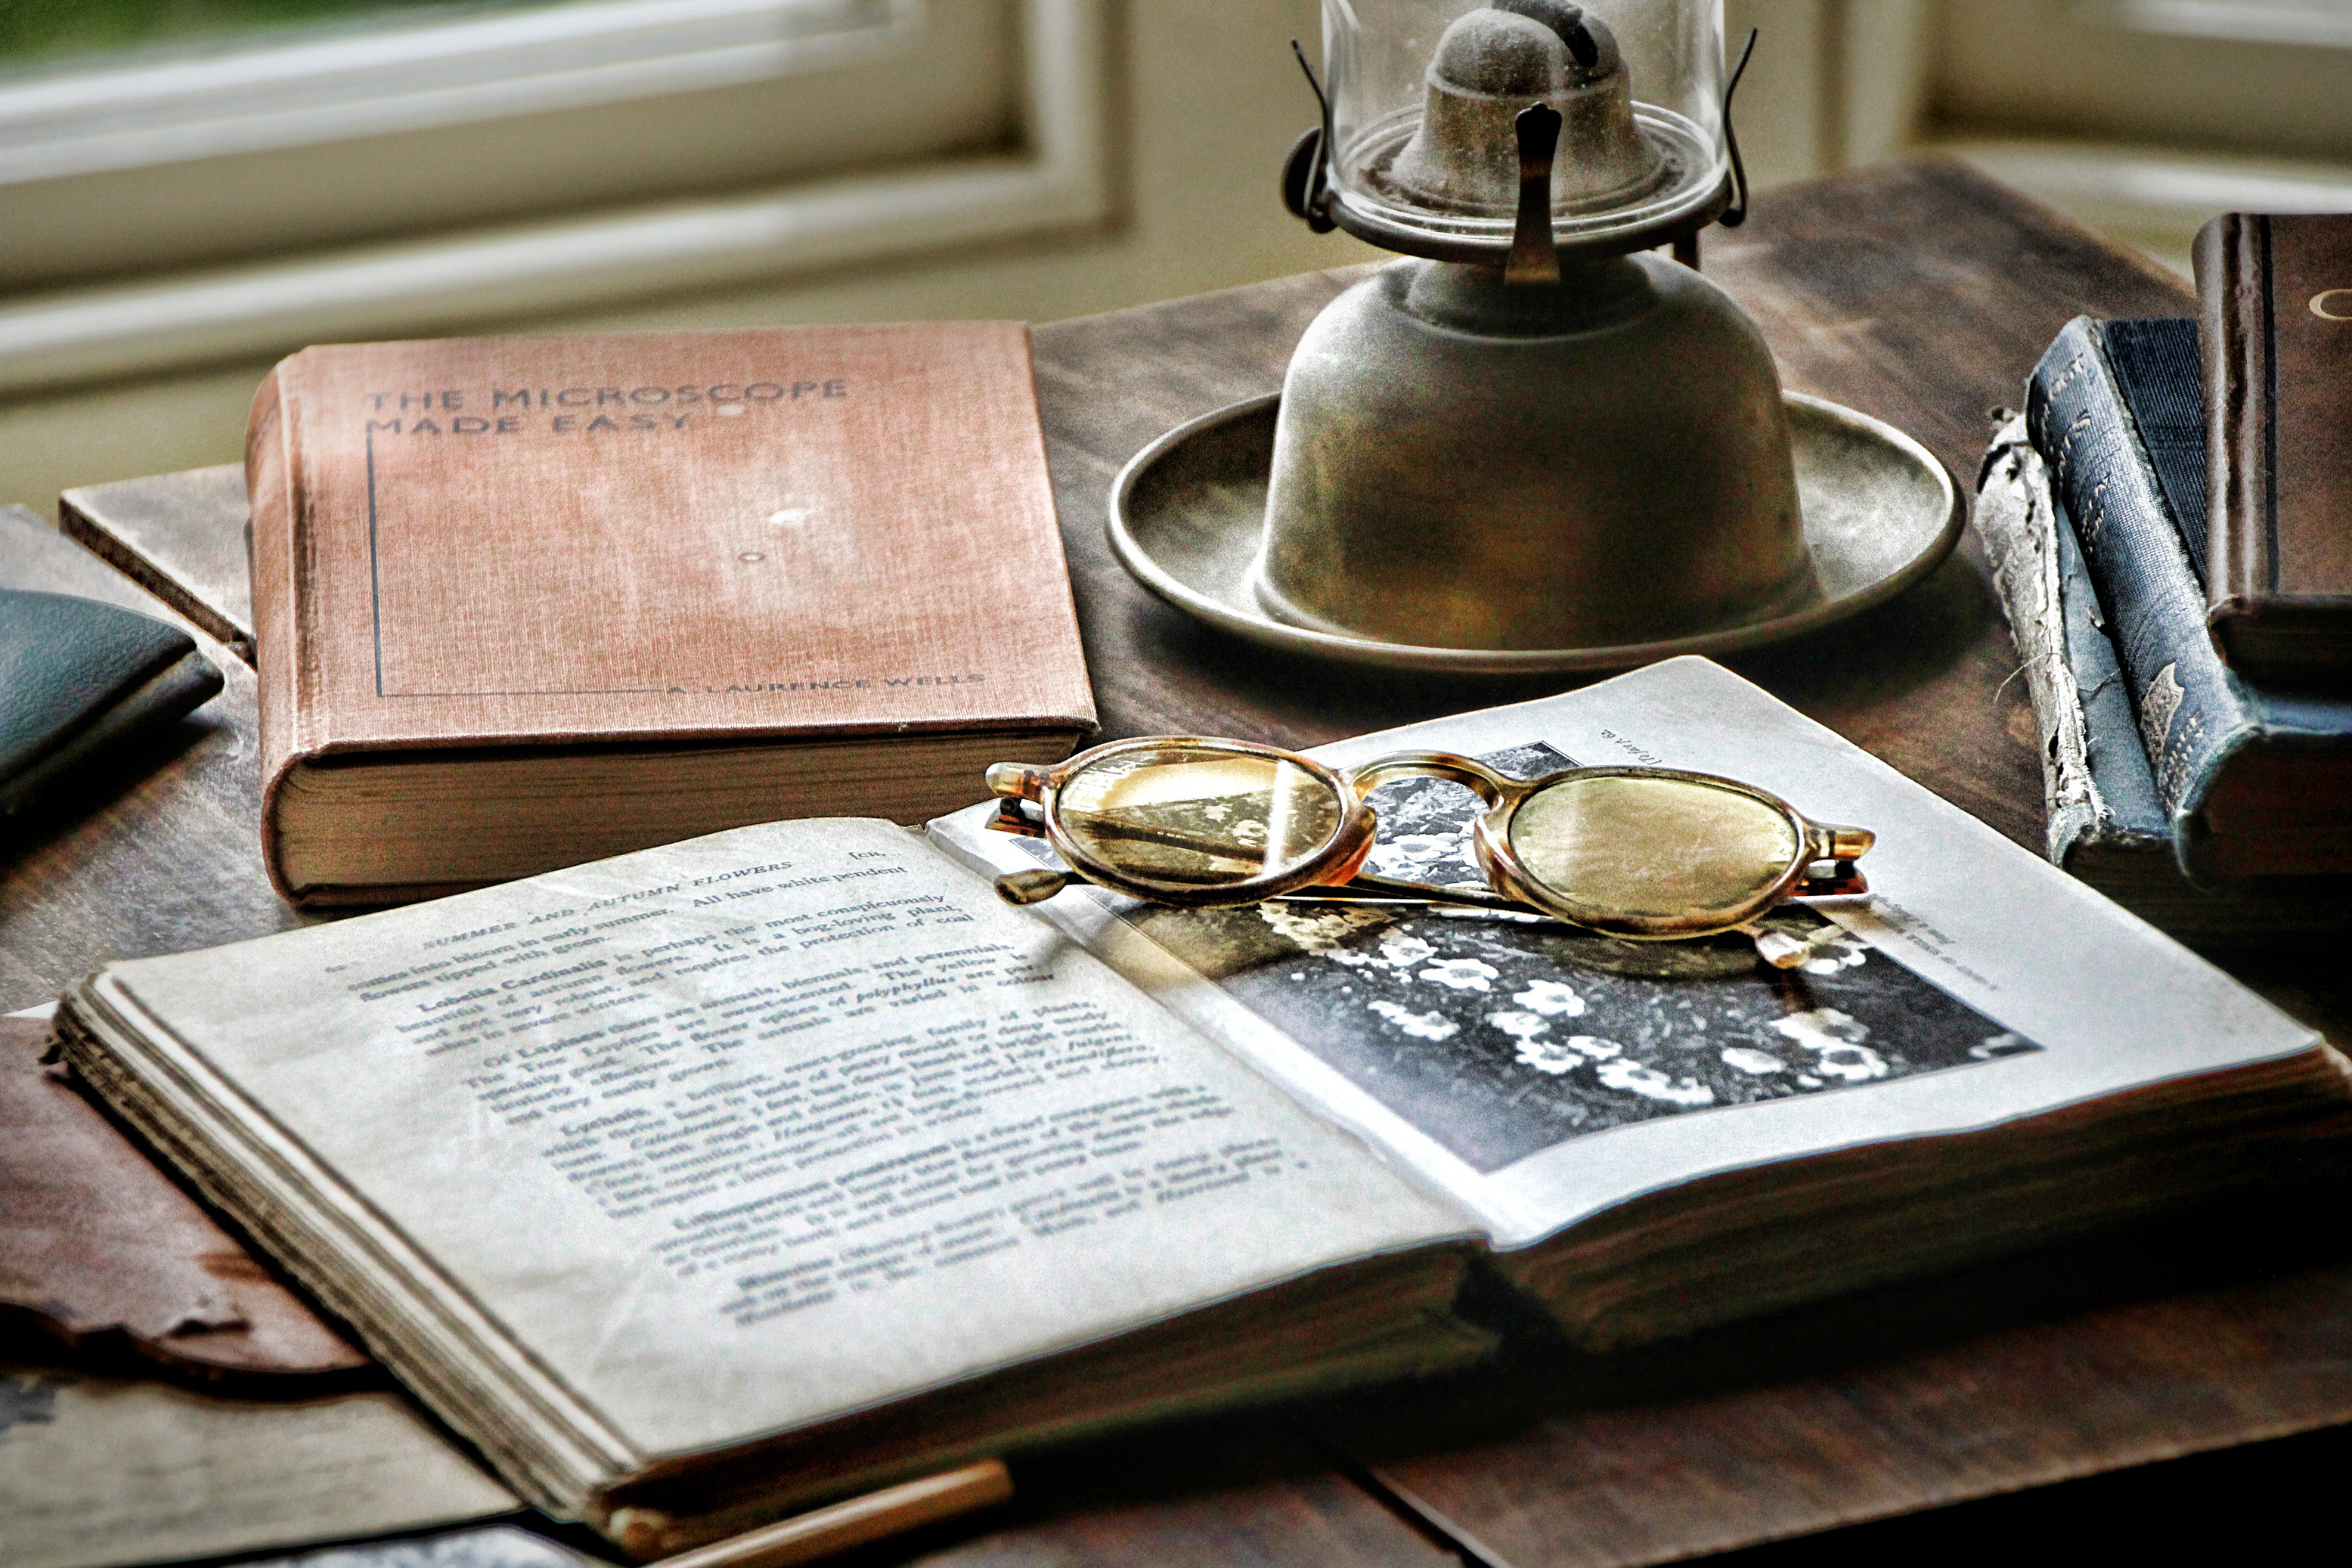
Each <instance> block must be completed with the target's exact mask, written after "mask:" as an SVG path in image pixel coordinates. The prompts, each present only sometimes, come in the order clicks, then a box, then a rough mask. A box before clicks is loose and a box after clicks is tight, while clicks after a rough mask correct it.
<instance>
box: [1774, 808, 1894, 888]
mask: <svg viewBox="0 0 2352 1568" xmlns="http://www.w3.org/2000/svg"><path fill="white" fill-rule="evenodd" d="M1877 842H1878V835H1876V834H1875V833H1873V832H1872V831H1871V830H1870V829H1869V828H1867V827H1847V826H1843V825H1841V824H1839V823H1834V822H1809V823H1807V824H1806V825H1805V865H1806V867H1807V868H1808V869H1809V870H1810V869H1811V868H1812V867H1814V866H1818V865H1820V864H1821V863H1822V862H1823V861H1828V862H1829V863H1830V865H1831V867H1832V870H1831V874H1830V875H1828V876H1826V877H1815V876H1807V877H1806V878H1804V879H1802V880H1801V881H1800V882H1799V883H1798V884H1797V885H1796V886H1795V887H1794V888H1791V889H1789V896H1790V898H1792V899H1834V898H1843V897H1846V896H1848V895H1851V894H1854V893H1866V892H1868V891H1870V883H1869V882H1868V881H1866V880H1865V879H1864V877H1863V874H1862V872H1861V870H1860V869H1859V868H1856V867H1855V865H1854V862H1855V861H1856V860H1857V859H1860V858H1862V857H1863V856H1864V855H1867V854H1868V853H1870V847H1871V846H1872V845H1874V844H1875V843H1877Z"/></svg>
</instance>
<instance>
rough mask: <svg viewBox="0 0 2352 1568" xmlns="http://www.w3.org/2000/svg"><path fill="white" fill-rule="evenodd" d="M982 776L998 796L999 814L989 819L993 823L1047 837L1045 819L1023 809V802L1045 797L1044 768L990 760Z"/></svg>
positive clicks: (1010, 830)
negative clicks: (986, 770)
mask: <svg viewBox="0 0 2352 1568" xmlns="http://www.w3.org/2000/svg"><path fill="white" fill-rule="evenodd" d="M983 776H984V777H985V778H986V779H987V781H988V792H989V793H990V794H991V795H994V796H996V797H997V798H996V815H995V816H992V817H990V818H989V819H988V826H990V827H992V828H993V829H995V830H996V831H997V832H999V833H1013V834H1018V835H1019V836H1021V837H1024V838H1043V837H1045V823H1044V821H1043V820H1041V819H1040V818H1037V817H1033V816H1030V815H1029V814H1028V813H1027V812H1025V811H1024V810H1022V809H1021V807H1022V804H1023V803H1024V802H1031V801H1037V800H1042V799H1043V798H1045V778H1046V770H1045V769H1044V768H1038V767H1032V766H1030V765H1029V764H1028V763H989V764H988V772H987V773H986V774H985V775H983Z"/></svg>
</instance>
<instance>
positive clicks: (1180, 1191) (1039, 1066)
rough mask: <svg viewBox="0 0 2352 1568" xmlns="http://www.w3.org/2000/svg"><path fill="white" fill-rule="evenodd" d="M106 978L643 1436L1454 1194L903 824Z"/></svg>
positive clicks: (730, 1420) (1181, 1294)
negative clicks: (1314, 1112)
mask: <svg viewBox="0 0 2352 1568" xmlns="http://www.w3.org/2000/svg"><path fill="white" fill-rule="evenodd" d="M111 973H113V974H114V975H115V976H116V978H117V980H118V981H119V982H120V984H121V988H122V990H123V992H124V993H125V994H127V996H128V998H129V999H130V1001H131V1002H132V1003H133V1004H135V1005H137V1006H138V1007H140V1008H142V1009H143V1010H144V1012H145V1013H146V1014H147V1015H148V1016H149V1017H150V1018H152V1020H155V1021H157V1022H159V1023H160V1024H162V1025H163V1026H167V1027H168V1028H169V1029H170V1031H171V1032H172V1033H173V1035H175V1036H176V1037H177V1038H178V1040H179V1041H180V1042H181V1043H182V1047H183V1048H184V1049H185V1050H187V1051H188V1052H189V1053H191V1055H192V1057H193V1058H196V1059H198V1060H199V1061H200V1062H201V1063H202V1064H203V1066H204V1067H205V1069H206V1070H208V1071H211V1072H215V1073H217V1074H218V1075H220V1076H221V1078H222V1079H225V1080H226V1081H227V1082H229V1083H233V1084H236V1085H238V1086H241V1088H242V1089H243V1091H244V1093H245V1094H247V1096H249V1097H250V1100H251V1101H252V1102H253V1105H254V1107H255V1108H256V1110H255V1112H254V1113H255V1114H257V1115H262V1116H266V1117H267V1118H268V1119H270V1120H272V1121H274V1122H275V1123H276V1125H277V1127H278V1129H280V1130H282V1131H283V1132H284V1134H286V1135H288V1136H289V1137H290V1138H292V1139H293V1140H296V1141H298V1142H299V1144H300V1145H301V1146H302V1147H303V1148H304V1149H305V1150H307V1151H308V1152H309V1153H310V1155H311V1156H312V1157H314V1158H315V1159H316V1160H318V1161H319V1162H320V1163H322V1165H323V1166H324V1167H326V1168H327V1169H329V1170H331V1172H333V1173H336V1174H337V1176H338V1177H339V1179H340V1181H341V1183H343V1184H347V1186H348V1188H349V1189H350V1190H351V1191H352V1193H354V1194H359V1195H360V1196H361V1197H362V1198H363V1200H364V1201H365V1203H366V1204H367V1205H372V1207H373V1211H374V1214H375V1215H377V1216H380V1219H381V1221H382V1222H383V1223H384V1224H387V1225H389V1226H391V1227H392V1228H393V1229H394V1231H396V1232H397V1233H398V1235H399V1236H400V1237H404V1238H405V1240H406V1241H408V1242H409V1243H411V1244H413V1245H414V1246H415V1247H416V1248H417V1249H419V1250H420V1251H421V1252H422V1253H423V1254H424V1255H425V1257H426V1258H429V1259H431V1260H432V1263H433V1266H434V1267H436V1268H437V1269H438V1270H439V1271H440V1273H441V1275H442V1276H443V1279H442V1288H443V1289H446V1291H448V1292H451V1293H462V1294H463V1295H465V1296H467V1297H468V1298H470V1300H471V1301H472V1303H473V1304H474V1305H475V1306H476V1307H477V1308H478V1310H479V1312H480V1313H481V1314H483V1316H484V1319H485V1320H486V1321H488V1322H490V1323H492V1324H494V1325H496V1326H497V1327H498V1331H500V1332H502V1333H503V1334H504V1335H505V1336H506V1337H507V1339H508V1341H509V1343H510V1345H511V1346H512V1347H513V1349H514V1352H515V1353H517V1354H527V1355H528V1356H529V1357H530V1358H531V1359H532V1360H533V1361H535V1362H536V1363H537V1364H538V1365H539V1366H540V1367H541V1368H543V1369H545V1370H546V1371H547V1372H548V1373H551V1374H552V1376H553V1377H554V1378H555V1379H556V1380H557V1381H558V1382H560V1383H561V1384H563V1385H564V1386H566V1387H567V1388H569V1389H570V1390H572V1392H573V1393H574V1394H577V1395H578V1396H579V1397H580V1398H581V1399H582V1401H583V1403H584V1404H585V1405H588V1406H589V1407H591V1408H593V1409H594V1410H595V1411H596V1412H597V1414H598V1415H600V1416H601V1417H602V1418H603V1419H604V1422H606V1423H607V1424H608V1425H609V1426H610V1427H611V1429H613V1430H614V1431H615V1432H616V1433H618V1434H621V1435H622V1436H624V1437H625V1441H626V1444H627V1446H628V1447H630V1448H632V1449H633V1450H634V1451H635V1455H636V1457H637V1458H639V1459H641V1460H642V1459H644V1458H650V1457H654V1456H657V1455H664V1454H674V1453H679V1452H685V1451H691V1450H695V1449H699V1448H703V1447H711V1446H715V1445H719V1444H723V1443H727V1442H730V1441H734V1440H737V1439H740V1438H742V1437H745V1436H751V1435H753V1434H757V1433H761V1432H766V1431H771V1430H775V1429H780V1428H785V1427H790V1426H796V1425H800V1424H803V1423H806V1422H809V1421H812V1420H815V1419H818V1418H821V1417H824V1416H825V1415H832V1414H835V1413H838V1412H843V1411H847V1410H851V1409H856V1408H858V1407H860V1406H863V1405H868V1404H872V1403H874V1402H877V1401H880V1400H885V1399H888V1398H890V1397H893V1396H894V1395H898V1394H904V1393H908V1392H910V1391H913V1390H916V1389H919V1388H924V1387H929V1386H933V1385H936V1384H942V1383H946V1382H950V1381H952V1380H955V1379H959V1378H962V1377H966V1376H969V1375H971V1374H973V1373H979V1372H981V1371H983V1370H985V1369H987V1368H990V1367H992V1366H996V1365H1000V1364H1003V1363H1011V1362H1014V1361H1018V1360H1022V1359H1024V1358H1028V1357H1032V1356H1035V1355H1039V1354H1042V1353H1045V1352H1051V1351H1053V1350H1055V1349H1058V1348H1062V1347H1066V1346H1070V1345H1074V1344H1077V1343H1082V1342H1087V1341H1090V1340H1093V1339H1097V1338H1099V1337H1101V1336H1104V1335H1108V1334H1111V1333H1115V1332H1118V1331H1120V1330H1122V1329H1126V1328H1129V1327H1132V1326H1134V1325H1137V1324H1139V1323H1143V1322H1148V1321H1153V1320H1156V1319H1159V1318H1161V1317H1164V1316H1167V1315H1169V1314H1172V1313H1176V1312H1180V1311H1182V1310H1185V1309H1187V1308H1189V1307H1192V1306H1195V1305H1199V1304H1202V1303H1205V1302H1208V1301H1211V1300H1219V1299H1222V1298H1223V1297H1226V1296H1229V1295H1232V1294H1234V1293H1236V1292H1240V1291H1244V1290H1248V1289H1254V1288H1256V1287H1259V1286H1263V1285H1266V1284H1270V1283H1273V1282H1275V1281H1277V1280H1280V1279H1286V1278H1289V1277H1292V1276H1295V1275H1297V1274H1298V1273H1300V1272H1303V1271H1305V1270H1307V1269H1311V1268H1317V1267H1319V1266H1323V1265H1326V1264H1331V1263H1338V1262H1341V1261H1345V1260H1348V1259H1352V1258H1362V1257H1366V1256H1370V1255H1373V1254H1377V1253H1381V1252H1385V1251H1390V1250H1393V1249H1398V1248H1402V1247H1412V1246H1416V1245H1421V1244H1423V1243H1427V1242H1430V1241H1433V1240H1436V1239H1439V1238H1447V1237H1459V1236H1462V1235H1464V1234H1465V1233H1466V1232H1467V1230H1468V1228H1469V1227H1468V1225H1467V1223H1466V1221H1465V1219H1464V1218H1463V1216H1462V1215H1460V1214H1458V1213H1456V1212H1455V1211H1454V1210H1452V1209H1451V1208H1450V1207H1448V1206H1446V1205H1444V1204H1443V1203H1441V1202H1440V1201H1439V1200H1437V1199H1435V1198H1433V1197H1431V1196H1428V1195H1426V1194H1423V1192H1422V1191H1421V1190H1420V1189H1419V1188H1417V1187H1415V1186H1412V1185H1411V1184H1408V1183H1406V1182H1405V1181H1404V1180H1403V1179H1402V1178H1401V1177H1399V1176H1397V1175H1395V1174H1393V1173H1391V1171H1390V1170H1389V1169H1388V1168H1387V1167H1386V1166H1385V1165H1383V1164H1381V1163H1380V1162H1379V1161H1378V1160H1377V1159H1375V1158H1374V1157H1373V1156H1372V1155H1371V1154H1370V1152H1368V1151H1367V1150H1366V1149H1365V1148H1364V1146H1363V1145H1361V1144H1360V1143H1359V1142H1356V1141H1355V1140H1354V1139H1353V1138H1351V1137H1350V1136H1349V1135H1347V1134H1344V1133H1341V1132H1338V1131H1333V1130H1332V1129H1330V1128H1328V1127H1327V1126H1326V1125H1324V1124H1323V1123H1322V1122H1320V1121H1317V1120H1316V1119H1315V1118H1313V1117H1311V1116H1309V1115H1308V1114H1307V1113H1306V1112H1304V1111H1302V1110H1299V1109H1298V1108H1297V1106H1295V1105H1294V1104H1292V1103H1291V1102H1290V1101H1289V1100H1287V1099H1286V1098H1285V1097H1284V1096H1283V1095H1282V1094H1281V1093H1280V1092H1279V1091H1278V1090H1276V1089H1274V1088H1273V1087H1272V1086H1271V1085H1270V1084H1268V1083H1267V1082H1266V1081H1265V1079H1261V1078H1260V1077H1258V1076H1257V1075H1256V1074H1255V1072H1253V1071H1252V1070H1251V1069H1249V1068H1245V1067H1244V1066H1242V1065H1241V1064H1240V1063H1238V1062H1237V1061H1235V1060H1234V1058H1231V1057H1230V1056H1228V1055H1227V1054H1225V1052H1224V1051H1223V1050H1222V1049H1221V1048H1219V1047H1216V1046H1214V1045H1212V1044H1210V1043H1209V1042H1208V1041H1206V1040H1204V1039H1203V1038H1202V1037H1200V1036H1198V1035H1196V1034H1194V1033H1192V1031H1191V1030H1190V1029H1188V1028H1186V1027H1185V1026H1182V1025H1181V1024H1180V1023H1179V1022H1177V1021H1176V1019H1175V1018H1174V1017H1173V1016H1171V1015H1170V1014H1168V1013H1166V1012H1165V1011H1163V1010H1162V1009H1161V1008H1160V1007H1159V1006H1158V1005H1155V1004H1153V1003H1151V1002H1150V1001H1149V1000H1147V999H1146V998H1144V997H1143V996H1142V995H1141V994H1139V993H1138V992H1137V991H1135V990H1134V989H1133V988H1132V987H1131V986H1129V984H1127V983H1126V982H1124V981H1122V980H1120V979H1118V977H1117V976H1116V975H1114V974H1112V973H1110V972H1109V971H1108V969H1106V968H1105V967H1104V966H1103V965H1102V964H1101V963H1098V962H1097V961H1096V960H1095V959H1093V958H1091V957H1089V956H1088V955H1087V954H1086V953H1085V952H1082V951H1080V950H1079V949H1078V948H1077V947H1076V945H1075V944H1073V943H1071V942H1069V941H1068V940H1067V939H1066V938H1065V937H1063V936H1062V935H1061V934H1060V933H1059V932H1057V931H1055V930H1054V928H1053V927H1051V926H1050V925H1048V924H1046V923H1045V922H1044V921H1040V920H1038V919H1036V918H1035V917H1034V916H1032V915H1030V914H1027V913H1025V912H1023V911H1017V910H1010V909H1007V908H1006V907H1004V906H1003V904H1002V903H1000V902H999V901H998V900H996V899H995V897H994V896H993V894H992V892H991V890H990V889H989V887H988V885H987V884H986V883H985V882H983V881H981V880H979V879H976V878H973V877H971V875H970V874H969V873H967V872H964V871H962V870H961V869H959V868H955V867H953V866H951V865H950V864H949V863H948V862H947V861H946V860H944V859H943V858H940V856H938V855H937V854H936V853H935V852H933V851H932V850H930V849H929V848H928V847H925V846H923V845H922V844H921V843H920V842H919V841H918V840H917V839H915V838H913V837H910V836H909V835H908V834H907V833H905V832H903V831H902V830H900V829H898V828H895V827H893V826H889V825H888V824H887V823H881V822H875V821H866V820H850V821H824V822H803V823H783V824H773V825H770V826H761V827H755V828H743V829H739V830H736V831H734V832H731V833H725V834H718V835H714V836H712V837H708V838H702V839H696V840H692V841H689V842H688V843H685V844H680V845H673V846H670V847H667V848H665V849H660V850H651V851H646V852H645V853H642V854H638V855H633V856H625V857H622V858H618V859H614V860H609V861H604V862H599V863H597V864H594V865H590V866H584V867H580V868H573V869H572V870H569V871H563V872H558V873H554V874H551V875H549V876H546V877H541V878H538V879H533V880H531V881H530V882H526V883H519V884H514V885H511V886H509V887H506V888H501V889H489V890H487V891H484V892H480V893H474V894H468V895H466V896H464V897H462V898H457V899H452V900H443V901H442V902H439V903H437V904H430V905H420V906H415V907H414V908H410V909H406V910H394V911H391V912H388V913H385V914H382V915H377V916H372V917H368V918H366V919H362V920H358V921H347V922H344V923H342V924H339V925H334V926H327V927H320V928H313V929H311V930H308V931H299V932H294V933H290V934H289V935H287V936H282V937H279V938H276V939H272V940H269V941H267V942H255V943H247V944H243V945H241V946H238V947H235V948H227V949H220V950H215V951H214V952H205V953H195V954H186V955H182V956H178V957H173V958H164V959H150V960H142V961H140V962H137V963H125V964H121V965H118V966H115V968H114V969H113V971H112V972H111ZM494 1353H495V1352H494Z"/></svg>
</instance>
